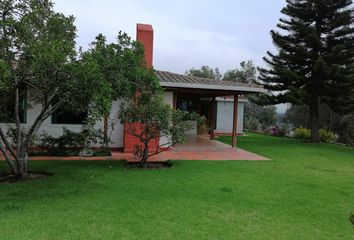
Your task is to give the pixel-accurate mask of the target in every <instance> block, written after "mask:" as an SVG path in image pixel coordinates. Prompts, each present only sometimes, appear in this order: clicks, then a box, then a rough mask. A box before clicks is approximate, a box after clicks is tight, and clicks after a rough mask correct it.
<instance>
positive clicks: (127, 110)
mask: <svg viewBox="0 0 354 240" xmlns="http://www.w3.org/2000/svg"><path fill="white" fill-rule="evenodd" d="M133 81H134V83H135V84H134V85H132V86H135V87H134V90H135V92H134V93H132V95H130V96H129V95H126V96H125V97H123V98H122V103H121V106H120V110H119V119H120V121H121V122H122V123H125V124H127V125H126V126H127V129H126V131H127V133H128V134H130V135H132V136H134V137H136V138H137V139H138V140H139V142H140V143H139V144H137V145H136V146H135V149H134V154H135V156H137V157H139V158H140V162H141V165H142V167H144V168H147V162H148V159H149V157H151V156H152V155H156V154H159V153H161V151H163V150H166V149H169V148H171V147H173V146H174V145H175V144H177V143H182V142H183V141H184V139H185V132H187V131H188V130H189V129H190V128H191V127H192V124H191V122H190V121H198V122H202V121H205V119H204V118H202V117H200V116H199V115H198V114H195V113H188V112H183V111H180V110H172V108H171V107H170V106H169V105H167V104H166V103H165V102H164V98H163V94H162V93H163V91H162V89H161V87H160V84H159V81H158V79H157V78H156V75H155V73H154V71H153V70H148V69H145V68H141V69H140V72H139V73H137V75H136V77H135V78H134V79H133ZM158 137H160V138H161V137H166V138H167V139H168V142H167V143H164V144H162V145H160V143H158V144H157V146H156V149H153V150H152V151H151V149H149V143H150V142H151V141H154V140H155V139H156V138H158Z"/></svg>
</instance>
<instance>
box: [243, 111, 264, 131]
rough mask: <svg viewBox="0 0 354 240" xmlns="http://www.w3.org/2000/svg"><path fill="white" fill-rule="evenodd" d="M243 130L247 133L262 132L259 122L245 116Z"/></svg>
mask: <svg viewBox="0 0 354 240" xmlns="http://www.w3.org/2000/svg"><path fill="white" fill-rule="evenodd" d="M245 129H247V130H249V131H256V132H258V131H261V130H262V124H261V123H260V122H259V120H258V119H256V118H253V117H250V116H248V115H247V116H246V117H245Z"/></svg>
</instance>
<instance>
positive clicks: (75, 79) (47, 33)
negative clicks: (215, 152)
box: [0, 0, 108, 179]
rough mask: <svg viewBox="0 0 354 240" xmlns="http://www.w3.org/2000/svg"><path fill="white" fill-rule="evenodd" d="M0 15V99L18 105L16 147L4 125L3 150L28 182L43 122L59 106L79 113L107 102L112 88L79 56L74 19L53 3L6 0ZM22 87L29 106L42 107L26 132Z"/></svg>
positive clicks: (12, 167)
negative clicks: (106, 94)
mask: <svg viewBox="0 0 354 240" xmlns="http://www.w3.org/2000/svg"><path fill="white" fill-rule="evenodd" d="M0 17H1V19H2V21H0V59H1V62H0V66H1V68H0V70H1V77H2V78H1V81H0V82H1V84H0V85H1V86H6V88H4V87H2V88H0V96H1V101H2V103H3V102H6V103H10V104H14V112H11V113H10V114H9V115H11V116H10V117H11V118H12V119H13V120H14V126H15V130H16V148H15V149H14V148H13V146H12V143H11V142H10V140H9V138H8V136H6V135H5V133H4V131H3V129H1V127H0V150H1V152H2V153H3V155H4V156H5V158H6V161H7V163H8V165H9V167H10V170H11V172H12V173H13V174H15V175H17V176H18V177H19V178H22V179H26V178H27V177H29V175H28V166H27V165H28V148H29V146H30V143H31V142H32V141H33V138H34V136H35V135H36V133H37V132H38V130H39V128H40V127H41V125H42V123H43V122H44V120H45V119H47V118H48V117H49V116H50V115H51V114H52V113H53V112H55V111H56V110H57V109H59V108H60V107H67V108H72V109H75V110H77V111H81V110H84V109H87V107H88V105H89V104H91V103H93V102H95V101H97V103H98V102H99V101H103V98H102V94H100V93H102V92H103V91H104V89H106V88H107V87H108V86H107V85H106V84H105V82H104V81H102V79H103V77H102V76H101V75H100V73H99V72H98V71H96V70H97V64H96V63H95V62H94V61H83V60H82V59H80V58H78V57H77V52H76V50H75V37H76V28H75V26H74V18H73V17H72V16H69V17H66V16H64V15H63V14H61V13H56V12H55V11H54V10H53V4H52V2H51V1H48V0H41V1H37V0H17V1H13V0H4V1H1V2H0ZM3 76H6V77H4V78H3ZM23 89H25V94H24V95H25V96H27V98H28V103H34V104H40V106H41V110H40V112H39V114H38V115H37V116H36V117H35V121H34V123H33V124H32V125H31V126H30V127H29V128H28V129H25V128H24V127H23V126H22V125H21V122H20V110H21V107H22V106H21V104H20V96H21V94H23V93H22V91H23ZM99 94H100V95H99ZM92 105H95V104H92ZM97 105H99V104H97ZM29 107H31V106H29Z"/></svg>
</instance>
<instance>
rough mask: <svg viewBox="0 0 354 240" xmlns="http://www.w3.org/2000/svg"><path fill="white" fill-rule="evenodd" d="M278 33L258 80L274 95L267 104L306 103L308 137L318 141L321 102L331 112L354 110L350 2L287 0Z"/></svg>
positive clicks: (352, 37) (353, 57)
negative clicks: (308, 118) (308, 116)
mask: <svg viewBox="0 0 354 240" xmlns="http://www.w3.org/2000/svg"><path fill="white" fill-rule="evenodd" d="M282 13H283V14H284V15H285V17H284V18H281V19H280V22H279V24H278V28H279V29H280V31H275V30H273V31H271V35H272V38H273V42H274V44H275V46H276V48H277V49H278V50H279V51H278V53H277V54H273V53H271V52H268V57H265V58H264V60H265V62H266V63H267V64H268V65H269V68H268V69H266V68H262V69H259V70H260V83H261V84H263V86H264V87H265V88H266V89H268V90H270V91H272V92H273V95H268V96H263V99H262V100H263V102H265V103H268V104H278V103H287V102H289V103H292V104H294V105H306V106H308V107H309V115H310V126H311V139H312V142H319V141H320V138H319V125H320V123H319V122H320V116H319V106H320V104H322V103H325V104H327V105H328V106H330V108H331V109H332V110H333V111H336V112H347V111H350V110H351V109H353V108H354V92H353V88H354V78H353V75H354V67H353V61H354V48H353V46H354V36H353V33H354V28H353V23H354V21H353V20H354V18H353V5H352V1H351V0H336V1H333V0H287V6H286V7H285V8H284V9H283V10H282Z"/></svg>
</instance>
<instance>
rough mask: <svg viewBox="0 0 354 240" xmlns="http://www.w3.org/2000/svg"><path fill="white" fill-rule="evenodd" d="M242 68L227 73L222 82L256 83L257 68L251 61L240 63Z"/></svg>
mask: <svg viewBox="0 0 354 240" xmlns="http://www.w3.org/2000/svg"><path fill="white" fill-rule="evenodd" d="M240 66H241V68H240V69H238V68H236V69H233V70H229V71H227V72H226V73H225V74H224V76H223V78H222V80H223V81H234V82H241V83H247V84H250V83H254V82H255V81H256V74H257V68H256V66H255V65H254V63H253V62H252V60H251V61H247V62H246V61H243V62H241V63H240Z"/></svg>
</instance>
